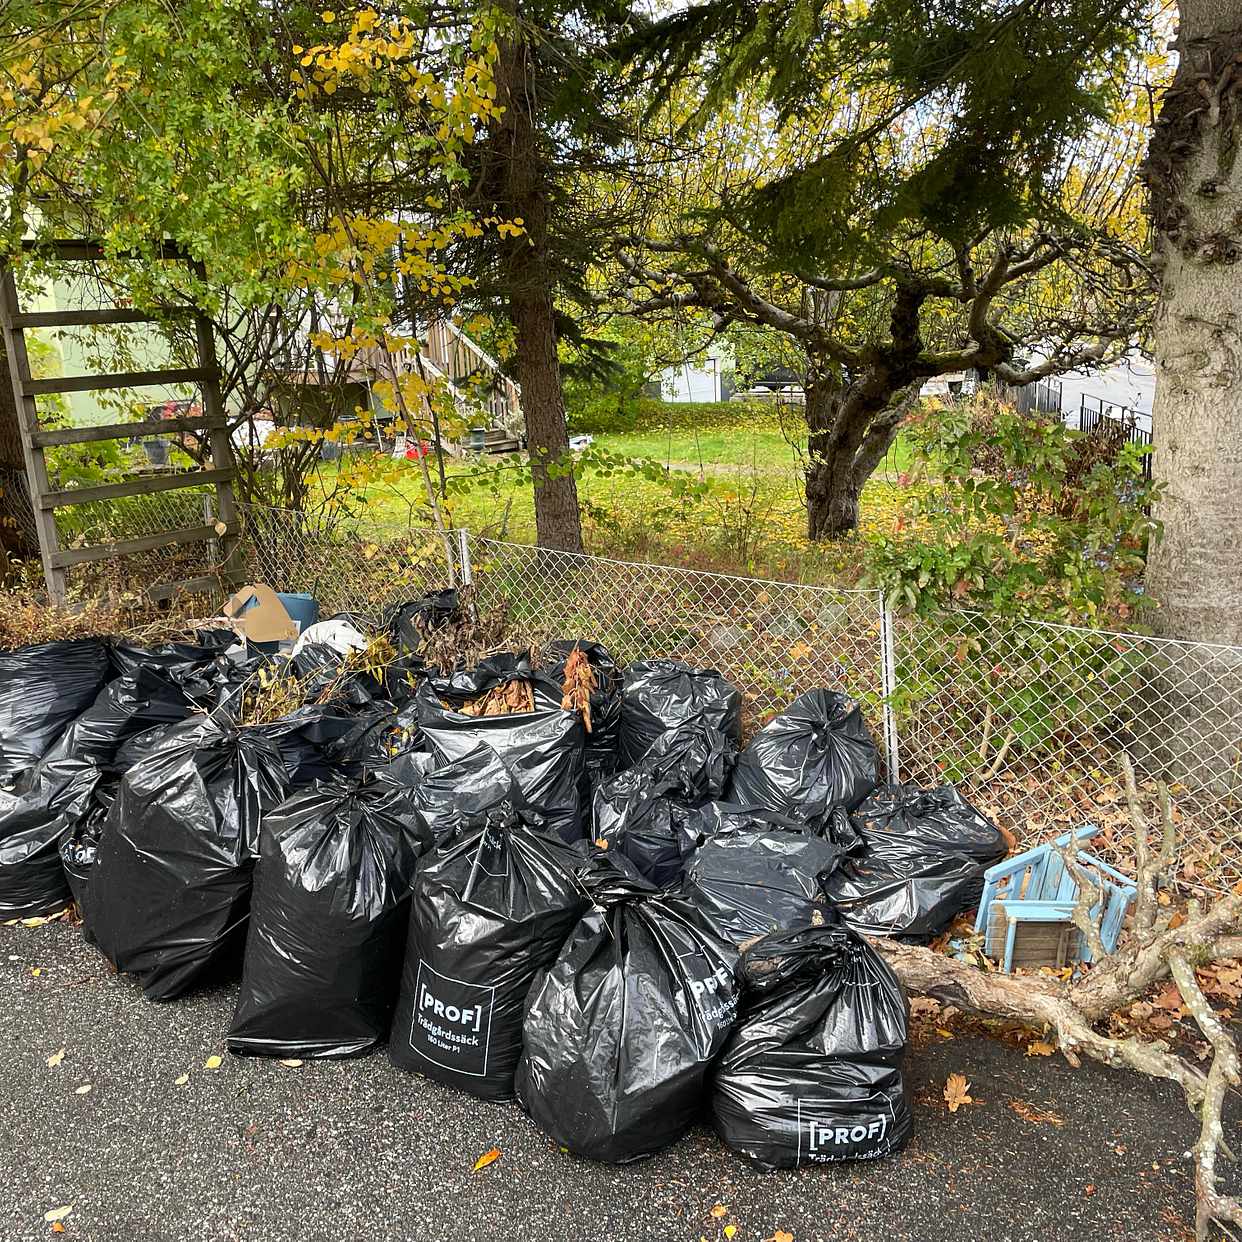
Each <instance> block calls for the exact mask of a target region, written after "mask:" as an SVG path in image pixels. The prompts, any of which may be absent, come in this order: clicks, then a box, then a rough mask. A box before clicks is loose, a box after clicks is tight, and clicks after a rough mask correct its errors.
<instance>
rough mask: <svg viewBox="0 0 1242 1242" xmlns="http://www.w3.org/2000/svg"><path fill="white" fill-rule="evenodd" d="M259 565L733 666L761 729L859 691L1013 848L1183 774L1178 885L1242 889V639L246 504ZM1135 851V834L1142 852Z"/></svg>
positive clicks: (914, 772)
mask: <svg viewBox="0 0 1242 1242" xmlns="http://www.w3.org/2000/svg"><path fill="white" fill-rule="evenodd" d="M246 531H247V541H246V542H247V549H248V555H249V558H250V569H249V571H250V573H251V574H252V576H253V577H254V578H255V579H262V580H263V581H266V582H268V583H270V584H271V585H273V586H275V587H276V588H277V589H280V590H299V591H309V592H311V593H313V594H314V595H315V596H316V597H317V598H318V599H319V601H320V604H321V606H322V607H323V608H324V609H325V610H327V611H337V610H342V609H358V610H362V611H367V610H372V611H373V610H376V609H378V608H380V607H382V606H383V605H384V604H386V603H390V602H394V601H396V600H398V599H401V598H405V597H408V596H409V595H410V594H411V593H413V592H419V591H422V590H425V589H428V588H431V587H436V586H442V585H444V583H445V581H446V579H447V578H449V577H450V576H451V577H453V578H454V579H455V580H458V581H461V582H465V583H469V584H471V585H472V587H473V590H474V593H475V600H476V602H477V605H478V607H479V608H481V609H484V610H492V609H504V611H505V614H506V616H507V619H508V632H509V633H510V634H511V635H512V636H513V639H514V641H515V642H537V641H540V640H542V639H546V638H549V637H561V638H576V637H582V638H595V639H598V640H600V641H602V642H604V643H605V644H606V645H607V646H608V647H609V648H610V649H611V650H613V651H614V653H615V654H616V655H618V656H619V657H620V658H621V659H623V660H626V661H630V660H636V659H641V658H643V657H647V656H654V655H668V656H675V657H678V658H681V659H685V660H688V661H690V662H692V663H695V664H698V665H701V666H710V667H714V668H717V669H719V670H720V671H721V672H722V673H723V674H724V675H725V676H727V677H728V678H729V679H730V680H731V681H733V682H734V683H735V684H736V685H738V686H739V687H741V689H742V690H743V692H744V694H745V701H746V720H745V726H746V728H747V729H754V728H756V727H758V725H760V724H761V723H762V722H763V721H764V719H766V718H767V717H768V716H769V715H770V714H771V713H773V712H774V711H776V710H778V709H779V708H780V707H782V706H783V705H784V704H786V703H787V702H788V701H789V700H790V699H791V698H792V697H793V696H795V695H796V694H799V693H801V692H802V691H804V690H809V689H813V688H815V687H819V686H826V687H828V688H830V689H839V690H843V691H845V692H847V693H850V694H852V695H854V696H855V697H857V698H858V699H859V700H860V701H861V702H862V703H863V705H864V707H865V710H866V712H867V715H868V718H869V720H870V722H871V725H872V728H873V730H874V732H875V734H876V737H877V741H878V742H880V745H881V750H882V752H883V754H884V759H885V766H886V769H887V775H888V777H889V778H890V779H894V780H915V781H919V782H922V783H935V782H942V781H955V782H958V783H959V784H960V785H961V786H962V788H963V790H964V791H965V792H966V793H967V795H968V796H969V797H971V798H972V799H973V800H975V801H976V802H977V803H978V804H979V805H980V806H981V807H982V808H983V809H985V810H986V811H988V812H989V813H990V814H992V815H994V816H995V817H996V818H997V820H998V821H999V822H1000V823H1002V824H1004V825H1005V826H1006V827H1007V828H1008V829H1009V830H1010V831H1012V832H1013V833H1014V835H1015V836H1016V837H1017V838H1018V840H1019V841H1020V842H1021V843H1022V844H1024V845H1028V844H1034V843H1036V842H1038V841H1040V840H1045V839H1047V838H1049V837H1051V836H1055V835H1057V834H1058V833H1061V832H1063V831H1065V830H1066V829H1067V828H1069V827H1070V826H1071V825H1077V824H1081V823H1084V822H1092V823H1095V824H1096V825H1097V826H1099V827H1100V828H1101V829H1102V838H1103V839H1102V842H1100V844H1101V846H1102V848H1104V849H1105V851H1106V852H1107V851H1108V848H1109V845H1110V842H1111V841H1112V840H1113V839H1116V840H1117V841H1118V842H1120V841H1121V840H1123V839H1128V837H1129V833H1130V829H1129V818H1128V813H1127V807H1126V796H1125V789H1124V786H1123V783H1122V780H1121V770H1120V765H1119V756H1120V754H1121V753H1122V752H1123V751H1124V752H1126V753H1128V754H1129V755H1130V756H1131V758H1132V760H1133V762H1134V765H1135V768H1136V770H1137V772H1138V775H1139V781H1140V789H1139V794H1140V800H1141V802H1142V803H1143V805H1144V807H1145V809H1146V811H1147V813H1148V815H1149V816H1150V817H1151V818H1152V819H1153V821H1155V822H1156V823H1158V818H1159V808H1158V806H1157V802H1156V792H1155V789H1156V782H1157V781H1158V780H1164V781H1165V782H1167V783H1168V785H1169V786H1170V788H1171V791H1172V795H1173V801H1174V814H1175V818H1176V820H1177V823H1178V829H1179V835H1180V837H1181V842H1182V858H1183V879H1184V880H1185V881H1186V882H1187V883H1189V884H1191V885H1194V884H1200V883H1201V884H1204V885H1207V886H1209V887H1211V888H1215V889H1218V888H1223V887H1231V886H1233V885H1234V884H1236V883H1238V882H1239V881H1242V648H1232V647H1219V646H1213V645H1211V644H1207V643H1188V642H1176V641H1170V640H1167V639H1159V638H1151V637H1146V636H1142V635H1136V634H1124V633H1114V632H1109V631H1099V630H1088V629H1080V628H1076V627H1072V626H1061V625H1052V624H1047V623H1043V622H1033V621H1008V620H1000V619H997V618H994V617H991V616H989V615H987V614H984V613H980V612H969V611H953V612H949V613H944V614H941V615H938V616H935V617H932V618H918V617H902V616H898V615H895V614H893V613H890V612H889V611H888V610H886V609H885V607H884V604H883V599H882V597H881V596H880V595H879V594H877V593H876V592H873V591H860V590H838V589H835V588H828V587H815V586H801V585H797V584H794V583H787V582H773V581H766V580H761V579H754V578H744V577H738V576H734V575H728V574H715V573H706V572H702V571H698V570H690V569H683V568H679V567H677V566H669V565H647V564H633V563H628V562H622V561H615V560H610V559H607V558H603V557H595V556H584V555H577V554H572V553H565V552H556V551H550V550H547V549H541V548H536V547H531V546H530V545H527V544H516V543H508V542H504V541H500V540H495V539H486V538H479V537H477V536H468V535H467V534H466V533H465V532H461V531H458V532H452V534H451V535H450V536H449V539H448V540H447V545H446V540H445V539H444V538H442V537H441V536H440V535H439V534H438V533H437V532H435V531H433V530H428V529H426V528H422V527H413V526H404V525H399V524H392V525H389V526H384V525H378V524H376V523H375V522H374V521H373V520H371V519H369V518H367V517H366V516H364V515H360V516H358V517H357V518H349V517H342V518H335V519H334V520H333V521H332V523H331V524H318V525H317V524H315V523H313V522H308V520H307V519H306V518H305V517H304V516H303V515H299V514H293V513H287V512H285V511H280V510H262V511H260V510H250V511H248V513H247V514H246ZM1127 848H1128V847H1127Z"/></svg>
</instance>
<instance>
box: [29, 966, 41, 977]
mask: <svg viewBox="0 0 1242 1242" xmlns="http://www.w3.org/2000/svg"><path fill="white" fill-rule="evenodd" d="M30 973H31V975H33V976H34V978H36V979H37V978H38V977H39V976H40V975H41V974H42V973H43V967H42V966H32V967H31V968H30Z"/></svg>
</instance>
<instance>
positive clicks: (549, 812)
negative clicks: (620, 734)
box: [414, 654, 586, 841]
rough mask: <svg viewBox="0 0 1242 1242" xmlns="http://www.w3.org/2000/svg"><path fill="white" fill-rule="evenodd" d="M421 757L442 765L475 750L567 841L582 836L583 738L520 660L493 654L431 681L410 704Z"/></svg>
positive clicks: (571, 716) (578, 722)
mask: <svg viewBox="0 0 1242 1242" xmlns="http://www.w3.org/2000/svg"><path fill="white" fill-rule="evenodd" d="M414 703H415V707H416V710H417V717H418V723H419V725H420V726H421V727H422V730H423V737H424V739H425V742H426V746H427V749H428V750H430V751H431V752H432V754H434V755H436V756H437V757H438V758H439V759H440V761H441V762H442V763H452V762H454V761H455V760H457V759H461V758H463V757H464V756H465V755H467V754H468V753H469V752H470V751H472V750H474V749H475V747H477V746H479V745H484V746H487V747H489V748H490V749H491V750H493V751H495V752H496V754H497V755H498V756H499V757H500V759H501V760H503V762H504V763H505V765H506V766H507V767H508V768H509V769H510V770H511V771H512V772H513V774H514V776H515V777H516V778H517V782H518V785H519V786H520V787H521V790H522V795H523V798H524V800H525V802H526V803H527V805H528V806H529V808H530V809H531V810H532V811H534V812H535V813H536V814H538V815H540V816H542V817H543V819H544V820H545V821H546V823H547V826H548V828H549V830H550V831H552V832H555V833H557V834H558V835H559V836H561V837H562V838H563V839H564V840H566V841H574V840H578V839H579V838H581V837H582V836H583V835H584V827H585V824H584V817H583V807H582V803H581V797H580V788H579V785H580V782H581V779H582V774H583V763H584V747H585V743H586V732H585V729H584V727H583V723H582V719H581V717H580V716H579V715H578V713H577V712H572V711H566V710H565V709H564V708H562V707H561V689H560V687H559V686H558V685H557V684H556V683H555V682H553V681H552V680H550V679H549V678H548V677H546V676H544V675H543V674H542V673H536V672H535V671H534V670H533V669H532V668H531V664H530V660H529V659H527V658H526V657H525V656H520V655H508V654H500V655H494V656H488V657H487V658H486V659H484V660H481V661H480V662H479V664H478V667H477V668H474V669H470V670H465V671H459V672H456V673H453V674H452V675H451V676H450V677H432V678H430V679H429V680H427V681H425V682H424V683H423V684H422V686H420V687H419V689H418V692H417V694H416V695H415V697H414Z"/></svg>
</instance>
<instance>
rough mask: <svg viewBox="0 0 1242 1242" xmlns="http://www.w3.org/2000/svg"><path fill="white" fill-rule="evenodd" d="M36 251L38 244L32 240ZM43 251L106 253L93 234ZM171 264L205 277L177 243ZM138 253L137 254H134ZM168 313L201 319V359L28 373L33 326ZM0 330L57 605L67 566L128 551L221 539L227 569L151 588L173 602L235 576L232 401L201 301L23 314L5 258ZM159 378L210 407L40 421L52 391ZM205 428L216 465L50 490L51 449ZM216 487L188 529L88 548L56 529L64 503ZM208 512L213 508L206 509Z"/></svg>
mask: <svg viewBox="0 0 1242 1242" xmlns="http://www.w3.org/2000/svg"><path fill="white" fill-rule="evenodd" d="M27 248H28V249H34V248H35V246H34V244H33V243H28V244H27ZM37 249H38V250H39V251H45V250H46V251H49V252H50V253H51V254H52V256H53V257H54V258H56V259H58V260H61V261H64V262H76V263H82V262H93V261H96V260H99V259H103V258H105V257H107V256H106V255H105V254H104V251H103V248H102V247H101V246H99V245H98V244H96V243H94V242H90V241H76V240H75V241H53V242H46V243H39V244H38V246H37ZM156 254H157V257H158V258H159V259H161V260H166V261H180V262H189V263H190V266H191V268H192V269H193V270H194V272H195V273H196V274H197V275H198V276H199V277H200V278H202V277H203V275H204V272H203V266H202V264H201V263H197V262H192V261H190V260H189V259H188V257H187V256H186V255H185V254H183V253H182V252H181V250H180V249H178V247H176V246H175V245H173V244H172V243H167V242H166V243H163V244H162V245H161V246H160V247H159V249H158V250H157V252H156ZM134 257H138V256H134ZM168 314H174V315H186V316H190V317H192V318H193V320H194V326H195V337H196V342H197V347H198V365H197V366H195V367H184V368H171V369H164V370H155V371H130V372H115V373H112V374H107V375H81V376H59V377H56V378H54V379H35V378H34V377H33V375H32V374H31V371H30V357H29V354H28V353H27V349H26V336H25V334H26V330H27V329H28V328H65V327H86V326H89V325H92V324H124V323H153V322H157V321H158V320H160V319H163V318H165V317H167V315H168ZM0 331H2V332H3V334H4V348H5V351H6V353H7V355H8V359H9V371H10V373H11V375H12V380H13V396H14V399H15V402H16V406H17V418H18V423H19V426H20V431H21V440H22V449H23V453H24V456H25V462H26V477H27V479H28V481H29V488H30V500H31V505H32V507H33V509H34V521H35V528H36V532H37V534H38V539H39V551H40V554H41V556H42V560H43V577H44V581H45V582H46V584H47V591H48V594H49V595H50V596H51V598H52V601H53V602H54V603H57V604H63V603H65V602H66V597H67V575H66V570H68V569H69V568H70V567H71V566H74V565H83V564H87V563H90V562H97V561H106V560H113V559H115V558H117V557H121V556H132V555H134V554H137V553H142V552H150V551H153V550H155V549H156V548H166V547H172V546H175V545H178V544H188V543H198V542H204V543H205V542H207V541H209V540H219V564H220V571H219V572H218V573H213V574H204V575H201V576H198V577H194V578H188V579H185V580H182V581H179V582H171V583H161V584H159V585H158V586H154V587H151V588H148V591H147V594H148V595H149V596H150V597H151V598H153V599H166V598H168V597H170V596H172V595H175V594H177V593H178V592H181V591H190V592H192V591H201V590H208V589H211V588H213V587H218V586H219V585H220V583H221V578H222V577H223V578H224V579H225V580H229V579H231V578H233V577H235V576H236V553H237V551H238V546H239V545H238V539H239V534H240V531H239V525H238V516H237V506H236V503H235V501H234V497H233V480H234V477H235V473H236V471H235V467H234V462H233V447H232V444H231V443H230V440H229V432H228V425H227V423H226V420H225V413H224V405H223V402H222V401H221V399H220V381H219V374H218V371H217V369H216V354H215V339H214V336H213V333H212V330H211V321H210V320H209V319H208V318H207V317H206V315H204V314H203V313H202V312H201V311H200V310H198V309H197V308H196V307H193V306H184V307H176V308H173V309H172V310H171V311H161V312H160V313H159V314H154V313H150V312H146V311H139V310H131V309H126V308H114V309H105V310H65V311H60V310H56V311H23V310H22V309H21V307H20V306H19V304H18V295H17V283H16V281H15V279H14V275H13V270H12V268H11V267H10V266H8V265H7V264H0ZM155 384H195V385H197V386H198V389H199V391H200V393H201V394H202V411H203V412H202V413H201V414H199V415H194V416H192V417H179V418H152V419H146V420H143V421H138V422H128V423H106V424H103V425H100V426H93V427H59V428H55V429H48V428H43V427H41V426H40V425H39V414H38V408H37V405H36V398H37V397H39V396H42V395H44V394H48V393H68V392H99V391H104V390H107V389H118V388H138V387H144V386H147V385H155ZM187 431H206V432H207V433H208V443H209V445H210V448H211V463H212V464H211V468H210V469H199V470H191V471H183V472H180V473H177V474H168V475H152V476H150V477H145V478H142V477H136V478H130V479H125V480H123V481H121V482H117V483H105V484H102V485H100V486H98V487H75V488H68V489H64V490H57V489H55V488H53V487H52V485H51V482H50V480H49V476H48V469H47V463H46V461H45V458H44V452H45V450H46V449H49V448H52V447H54V446H55V445H60V444H88V443H95V442H98V441H101V440H127V439H131V438H136V437H141V436H150V435H165V434H167V433H169V432H187ZM204 484H210V485H213V486H214V487H215V499H216V515H217V517H218V521H216V522H212V523H210V524H208V523H206V522H204V524H202V525H198V526H189V527H185V528H182V529H180V530H164V531H156V532H154V533H152V534H147V535H141V536H138V537H136V538H133V539H121V540H116V541H114V542H111V543H100V544H95V545H92V546H88V547H80V548H62V547H61V546H60V540H59V537H58V533H57V529H56V510H57V509H62V508H66V507H68V506H71V505H83V504H89V503H90V502H92V501H99V500H115V499H119V498H121V497H124V496H149V495H153V494H155V493H157V492H170V491H177V490H181V489H184V488H189V487H201V486H203V485H204ZM204 517H206V514H205V515H204Z"/></svg>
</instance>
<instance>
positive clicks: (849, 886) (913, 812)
mask: <svg viewBox="0 0 1242 1242" xmlns="http://www.w3.org/2000/svg"><path fill="white" fill-rule="evenodd" d="M853 822H854V826H855V828H857V829H858V831H859V833H860V835H861V837H862V840H863V847H864V848H863V850H862V852H861V853H859V854H857V855H856V856H854V857H852V858H850V859H849V861H848V862H847V863H846V864H845V865H844V866H843V867H842V868H841V870H840V871H838V872H837V873H836V874H835V875H833V876H832V877H830V879H829V880H828V881H827V884H826V887H825V891H826V892H827V894H828V896H829V897H830V898H831V899H832V901H833V902H834V903H835V904H836V906H837V907H838V908H839V909H840V911H841V913H842V915H843V916H844V918H845V920H846V922H847V923H849V925H850V926H851V927H853V928H854V929H855V930H856V931H860V932H864V933H865V934H867V935H872V936H911V937H918V938H922V939H929V938H931V937H933V936H938V935H939V934H940V933H941V932H942V931H944V929H945V928H946V927H948V926H949V924H950V923H951V922H952V921H953V920H954V918H956V917H957V915H958V914H960V913H961V912H962V911H963V910H968V909H970V908H971V907H972V906H975V905H977V904H978V902H979V897H980V895H981V893H982V891H983V873H984V872H985V871H986V870H987V869H988V868H989V867H990V866H992V865H993V863H998V862H1000V860H1001V859H1002V858H1004V857H1005V855H1006V854H1007V853H1008V852H1009V847H1008V844H1007V842H1006V841H1005V838H1004V836H1003V834H1002V833H1001V831H1000V829H999V828H997V827H996V825H995V824H993V823H992V822H991V820H989V819H988V818H987V816H985V815H984V814H983V813H982V812H980V811H978V810H976V809H975V808H974V807H973V806H971V804H970V803H969V802H967V801H966V799H965V798H963V797H962V795H961V794H960V793H958V791H957V790H956V789H955V788H954V787H953V786H952V785H941V786H940V787H939V788H937V789H919V788H918V786H916V785H886V786H883V787H882V788H880V789H877V790H876V791H875V793H873V794H872V795H871V796H870V797H869V798H867V799H866V801H864V802H863V804H862V805H861V806H860V807H859V808H858V809H857V810H856V811H855V812H854V815H853Z"/></svg>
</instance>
